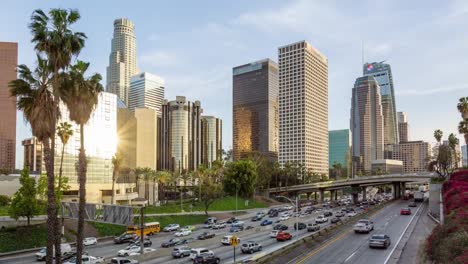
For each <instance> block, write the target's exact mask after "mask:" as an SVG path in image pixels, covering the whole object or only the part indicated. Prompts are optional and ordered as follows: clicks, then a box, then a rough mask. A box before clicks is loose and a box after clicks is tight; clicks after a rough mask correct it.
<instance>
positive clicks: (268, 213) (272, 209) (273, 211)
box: [267, 208, 278, 215]
mask: <svg viewBox="0 0 468 264" xmlns="http://www.w3.org/2000/svg"><path fill="white" fill-rule="evenodd" d="M275 212H278V209H277V208H270V210H268V212H267V215H270V214H272V213H275Z"/></svg>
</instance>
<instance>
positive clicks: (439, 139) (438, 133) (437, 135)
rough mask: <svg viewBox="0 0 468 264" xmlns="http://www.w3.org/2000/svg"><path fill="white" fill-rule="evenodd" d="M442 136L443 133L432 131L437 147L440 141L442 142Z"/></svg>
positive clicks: (438, 130)
mask: <svg viewBox="0 0 468 264" xmlns="http://www.w3.org/2000/svg"><path fill="white" fill-rule="evenodd" d="M443 135H444V133H443V132H442V130H440V129H437V130H435V131H434V138H435V139H436V140H437V143H439V145H440V141H441V140H442V136H443Z"/></svg>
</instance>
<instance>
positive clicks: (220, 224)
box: [211, 222, 226, 229]
mask: <svg viewBox="0 0 468 264" xmlns="http://www.w3.org/2000/svg"><path fill="white" fill-rule="evenodd" d="M225 227H226V223H224V222H218V223H216V224H214V225H213V227H211V228H213V229H222V228H225Z"/></svg>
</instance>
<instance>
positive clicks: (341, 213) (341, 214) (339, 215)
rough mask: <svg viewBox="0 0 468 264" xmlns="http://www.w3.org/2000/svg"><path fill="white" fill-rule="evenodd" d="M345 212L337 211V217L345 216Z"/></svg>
mask: <svg viewBox="0 0 468 264" xmlns="http://www.w3.org/2000/svg"><path fill="white" fill-rule="evenodd" d="M343 216H345V214H344V213H343V212H342V211H339V212H337V213H335V217H343Z"/></svg>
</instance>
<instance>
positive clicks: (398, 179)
mask: <svg viewBox="0 0 468 264" xmlns="http://www.w3.org/2000/svg"><path fill="white" fill-rule="evenodd" d="M431 177H434V174H433V173H413V174H390V175H378V176H365V177H356V178H354V179H345V180H336V181H326V182H316V183H309V184H301V185H292V186H287V187H278V188H270V189H269V190H268V192H269V194H270V195H277V194H285V193H286V194H288V195H292V196H296V195H299V194H302V193H306V194H307V199H310V195H311V194H312V193H314V195H315V199H316V197H317V193H319V194H320V200H321V201H322V202H323V198H324V192H326V191H329V192H330V198H331V200H336V199H337V195H338V192H337V191H338V190H343V189H351V190H359V191H362V194H363V197H364V199H365V197H366V187H368V186H379V185H388V184H391V185H392V186H393V196H394V197H395V198H400V197H401V196H402V195H403V194H404V191H405V184H406V183H429V180H430V178H431ZM352 194H353V198H355V199H357V195H358V194H357V192H356V191H354V192H353V193H352Z"/></svg>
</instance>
